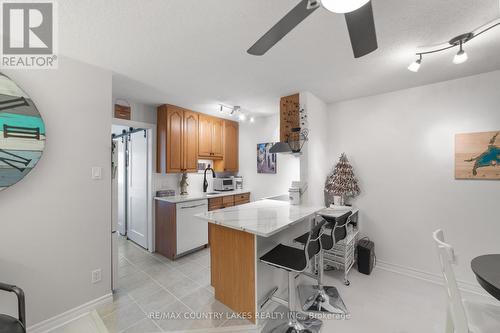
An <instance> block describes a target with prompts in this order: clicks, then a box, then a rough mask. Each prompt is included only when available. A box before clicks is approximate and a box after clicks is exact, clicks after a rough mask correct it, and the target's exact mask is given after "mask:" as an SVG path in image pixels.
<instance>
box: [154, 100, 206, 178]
mask: <svg viewBox="0 0 500 333" xmlns="http://www.w3.org/2000/svg"><path fill="white" fill-rule="evenodd" d="M197 164H198V114H197V113H196V112H192V111H189V110H185V109H183V108H180V107H177V106H174V105H162V106H160V107H158V117H157V160H156V172H158V173H162V172H166V173H176V172H196V170H197Z"/></svg>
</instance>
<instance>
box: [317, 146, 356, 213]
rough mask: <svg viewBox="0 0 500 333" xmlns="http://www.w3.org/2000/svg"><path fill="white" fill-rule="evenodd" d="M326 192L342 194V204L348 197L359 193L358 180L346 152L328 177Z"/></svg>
mask: <svg viewBox="0 0 500 333" xmlns="http://www.w3.org/2000/svg"><path fill="white" fill-rule="evenodd" d="M325 192H327V193H328V194H333V195H336V196H340V204H341V205H344V203H345V201H344V200H345V198H346V197H355V196H357V195H358V194H359V186H358V180H357V179H356V177H355V176H354V172H353V170H352V166H351V164H350V163H349V160H348V159H347V156H346V154H345V153H342V155H340V159H339V162H338V163H337V164H336V165H335V168H334V169H333V171H332V172H331V173H330V174H329V175H328V177H326V182H325Z"/></svg>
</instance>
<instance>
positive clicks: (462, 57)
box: [453, 43, 469, 65]
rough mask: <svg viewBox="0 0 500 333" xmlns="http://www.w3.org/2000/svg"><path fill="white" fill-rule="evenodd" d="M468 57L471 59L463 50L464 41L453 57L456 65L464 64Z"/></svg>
mask: <svg viewBox="0 0 500 333" xmlns="http://www.w3.org/2000/svg"><path fill="white" fill-rule="evenodd" d="M467 59H469V57H468V56H467V53H466V52H465V51H464V50H463V48H462V43H460V50H459V51H458V52H457V54H455V56H454V57H453V63H454V64H455V65H459V64H463V63H464V62H466V61H467Z"/></svg>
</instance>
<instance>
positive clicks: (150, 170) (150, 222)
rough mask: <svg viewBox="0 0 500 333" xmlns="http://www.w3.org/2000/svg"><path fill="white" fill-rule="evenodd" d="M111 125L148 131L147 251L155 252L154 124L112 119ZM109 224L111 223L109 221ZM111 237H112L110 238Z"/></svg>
mask: <svg viewBox="0 0 500 333" xmlns="http://www.w3.org/2000/svg"><path fill="white" fill-rule="evenodd" d="M112 124H113V125H119V126H127V127H134V128H139V127H140V128H144V129H146V130H147V131H148V180H147V186H148V221H147V228H148V251H149V252H151V253H152V252H154V251H155V244H154V240H155V235H154V233H155V228H154V225H153V198H154V189H153V165H156V156H155V155H156V154H154V152H156V149H155V147H156V124H150V123H143V122H139V121H132V120H125V119H118V118H113V121H112ZM111 223H113V221H112V220H111ZM111 237H112V236H111Z"/></svg>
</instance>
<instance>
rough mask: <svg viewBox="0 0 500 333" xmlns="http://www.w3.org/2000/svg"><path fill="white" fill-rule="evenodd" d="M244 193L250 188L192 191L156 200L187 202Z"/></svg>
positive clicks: (248, 191) (156, 198)
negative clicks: (210, 191)
mask: <svg viewBox="0 0 500 333" xmlns="http://www.w3.org/2000/svg"><path fill="white" fill-rule="evenodd" d="M243 193H250V190H234V191H224V192H217V194H207V193H202V192H201V193H192V194H188V195H175V196H171V197H155V200H161V201H166V202H170V203H180V202H187V201H195V200H202V199H210V198H217V197H225V196H228V195H235V194H243Z"/></svg>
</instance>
